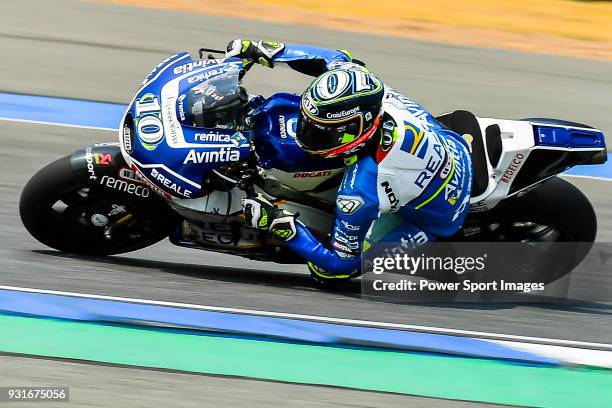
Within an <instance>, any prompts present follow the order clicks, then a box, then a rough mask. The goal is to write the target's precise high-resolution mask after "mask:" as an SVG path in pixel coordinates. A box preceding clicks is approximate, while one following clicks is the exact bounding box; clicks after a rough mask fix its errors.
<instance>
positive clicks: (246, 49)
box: [226, 40, 472, 282]
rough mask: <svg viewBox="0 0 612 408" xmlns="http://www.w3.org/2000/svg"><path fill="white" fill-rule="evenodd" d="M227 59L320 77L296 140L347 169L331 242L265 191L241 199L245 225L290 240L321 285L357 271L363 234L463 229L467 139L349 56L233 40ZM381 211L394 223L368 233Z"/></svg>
mask: <svg viewBox="0 0 612 408" xmlns="http://www.w3.org/2000/svg"><path fill="white" fill-rule="evenodd" d="M226 56H228V57H239V58H242V59H243V64H244V65H245V66H247V67H250V66H251V65H252V64H253V63H255V62H257V63H260V64H262V65H264V66H267V67H273V66H275V65H276V64H278V63H285V64H287V65H289V66H290V67H291V68H293V69H295V70H297V71H299V72H302V73H305V74H308V75H312V76H317V78H316V79H315V80H314V81H313V82H312V83H311V85H310V86H309V87H308V88H307V90H306V91H305V92H304V94H303V95H302V99H301V106H300V112H299V119H298V125H297V132H296V141H297V143H298V144H299V146H301V148H302V149H303V150H304V151H306V152H307V153H309V154H311V155H314V156H317V157H319V158H324V159H338V158H343V159H344V163H345V165H346V166H347V171H346V172H345V174H344V178H343V180H342V183H341V186H340V188H339V190H338V195H337V199H336V207H337V208H336V221H335V226H334V230H333V233H332V239H331V243H330V247H329V248H328V247H326V246H325V245H323V244H322V243H321V242H319V241H318V240H317V239H316V238H315V237H314V236H313V235H312V234H311V233H310V231H309V230H308V228H307V227H306V225H304V224H303V223H301V222H300V221H299V220H298V219H297V217H298V215H297V214H291V213H289V212H287V211H285V210H280V209H278V208H276V207H275V206H274V205H272V204H271V203H270V202H269V201H267V200H266V199H265V198H264V197H263V196H258V197H254V198H247V199H245V200H243V205H244V214H245V219H246V223H247V225H250V226H251V227H254V228H259V229H263V230H268V231H270V232H271V233H272V234H273V235H275V236H276V237H278V238H281V239H283V240H285V241H287V245H288V246H289V247H290V248H291V249H292V250H294V251H295V252H297V253H298V254H299V255H301V256H302V257H303V258H304V259H306V260H307V261H308V266H309V269H310V271H311V273H312V275H313V277H314V278H315V279H317V280H318V281H319V282H331V281H334V280H338V279H340V280H343V279H349V278H350V277H352V276H354V275H355V274H356V273H358V271H359V268H360V260H361V259H360V258H361V253H362V251H363V250H364V249H366V248H367V246H368V245H369V242H368V240H369V241H373V240H374V239H375V240H376V241H379V242H393V243H399V244H401V245H402V246H403V247H405V248H411V247H414V246H416V245H419V244H423V243H425V242H428V241H434V240H436V239H437V238H439V237H447V236H450V235H452V234H454V233H455V232H456V231H457V230H458V229H459V228H460V227H461V225H462V224H463V222H464V220H465V217H466V215H467V212H468V209H469V198H470V191H471V184H472V163H471V158H470V152H469V149H470V146H469V143H468V142H467V141H466V140H465V139H464V138H463V137H462V136H460V135H459V134H457V133H455V132H453V131H451V130H449V129H447V128H446V127H445V126H443V125H442V124H440V123H439V122H438V121H437V120H436V119H435V118H434V117H433V116H432V115H431V114H430V113H428V112H427V111H426V110H425V109H424V108H423V107H422V106H420V105H419V104H418V103H416V102H414V101H412V100H411V99H409V98H407V97H405V96H403V95H401V94H399V93H398V92H396V91H395V90H393V89H392V88H390V87H388V86H387V85H385V84H384V83H383V82H382V81H381V80H380V79H378V78H377V77H376V76H374V75H373V74H372V73H370V72H369V70H368V69H367V68H366V67H365V64H363V63H361V62H360V61H356V60H353V59H352V56H351V54H350V53H349V52H347V51H334V50H328V49H321V48H316V47H308V46H301V45H293V44H282V43H278V42H270V41H259V42H253V41H248V40H247V41H243V40H234V41H232V42H231V43H230V44H229V45H228V48H227V53H226ZM384 214H394V215H395V217H394V219H395V222H393V223H391V226H390V227H389V225H386V226H384V227H383V228H382V230H383V231H382V232H381V231H377V232H376V233H374V229H375V228H374V229H372V228H371V227H372V224H373V223H374V222H375V221H376V220H378V219H380V218H381V216H383V215H384ZM398 220H399V221H398ZM387 224H389V223H387ZM379 229H380V228H379ZM373 235H378V236H377V237H373ZM368 237H369V238H368Z"/></svg>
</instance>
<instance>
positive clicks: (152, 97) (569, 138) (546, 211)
mask: <svg viewBox="0 0 612 408" xmlns="http://www.w3.org/2000/svg"><path fill="white" fill-rule="evenodd" d="M205 51H210V50H205ZM203 56H204V55H203V51H202V50H201V51H200V58H198V59H193V58H192V57H191V56H190V55H189V54H188V53H180V54H177V55H173V56H171V57H169V58H167V59H165V60H164V61H162V62H161V63H160V64H159V65H157V66H156V67H155V68H154V69H153V71H152V72H151V73H150V74H149V75H148V76H147V77H146V78H145V80H144V81H143V83H142V85H141V86H140V88H139V90H138V92H137V93H136V95H135V96H134V99H133V100H132V102H131V103H130V104H129V106H128V108H127V110H126V112H125V114H124V117H123V119H122V122H121V126H120V129H119V141H118V142H111V143H100V144H95V145H93V146H88V147H85V148H84V149H81V150H79V151H77V152H75V153H73V154H72V155H69V156H66V157H64V158H61V159H59V160H57V161H55V162H53V163H51V164H49V165H48V166H46V167H44V168H43V169H42V170H40V171H39V172H38V173H36V174H35V175H34V176H33V177H32V178H31V180H30V181H29V182H28V183H27V185H26V186H25V188H24V190H23V193H22V195H21V201H20V215H21V219H22V221H23V224H24V225H25V227H26V228H27V230H28V231H29V232H30V234H32V236H34V237H35V238H36V239H37V240H39V241H40V242H42V243H44V244H46V245H48V246H50V247H52V248H55V249H58V250H60V251H64V252H69V253H76V254H88V255H110V254H119V253H124V252H129V251H133V250H136V249H140V248H144V247H147V246H149V245H152V244H154V243H156V242H158V241H160V240H162V239H164V238H166V237H169V238H170V241H171V242H172V243H173V244H176V245H180V246H186V247H190V248H197V249H203V250H207V251H215V252H224V253H229V254H234V255H239V256H243V257H246V258H250V259H257V260H262V261H273V262H281V263H302V262H304V261H303V260H302V259H296V256H295V255H294V254H293V253H292V252H290V251H289V250H288V249H287V248H286V247H285V245H284V243H283V242H282V241H279V240H278V239H276V238H275V237H274V236H272V235H269V234H267V233H265V232H262V231H259V230H255V229H251V228H247V227H245V226H244V217H243V215H242V205H241V199H242V198H244V197H246V196H247V195H249V194H254V193H261V194H264V195H266V196H267V197H268V198H269V199H270V200H271V201H273V202H275V203H276V204H277V205H278V206H279V207H282V208H286V209H288V210H289V211H291V212H292V213H298V212H299V214H300V220H302V222H304V223H305V224H307V225H308V226H309V228H310V230H311V231H312V232H313V233H314V234H315V235H317V236H318V238H320V239H321V240H323V241H325V240H326V239H328V238H327V237H328V236H329V234H330V232H331V229H332V224H333V220H334V211H335V200H336V191H337V189H338V186H339V183H340V181H341V179H342V176H343V171H344V169H343V166H342V163H337V162H333V161H329V160H316V159H313V158H312V157H308V156H306V155H305V153H304V152H303V151H302V150H301V149H300V148H299V147H298V146H297V144H296V142H295V132H296V124H297V116H298V110H299V103H300V97H299V96H298V95H294V94H288V93H277V94H274V95H272V96H270V97H269V98H267V99H266V98H263V97H261V96H248V101H249V102H248V103H249V108H250V113H249V116H248V122H249V123H243V124H238V125H237V126H231V127H229V126H228V127H227V128H215V129H211V128H208V127H206V126H205V125H206V124H200V125H201V126H194V125H193V124H188V123H187V122H188V121H186V116H187V115H188V112H187V111H186V103H187V101H188V100H189V97H190V95H196V94H197V95H205V96H206V99H204V100H206V101H207V102H206V103H207V106H205V107H203V108H211V107H212V108H214V104H215V103H217V99H218V95H219V94H220V91H221V90H223V94H224V95H227V94H228V93H229V94H235V95H236V96H237V97H240V96H242V97H244V96H245V95H246V91H245V90H244V88H242V87H241V85H240V80H241V77H242V75H243V73H244V70H243V67H242V62H241V60H239V59H235V58H228V59H225V58H220V59H218V58H215V57H214V56H213V55H208V58H203ZM466 117H471V118H473V115H465V112H464V111H456V112H453V113H448V114H444V115H441V116H439V117H437V120H438V121H440V122H441V123H442V124H443V125H445V126H447V127H448V128H450V129H452V130H454V131H456V132H458V133H460V134H466V133H469V134H471V135H472V136H473V141H472V150H473V152H472V155H473V163H474V169H473V174H474V181H473V188H472V191H473V193H472V199H471V201H470V203H471V211H470V214H469V216H468V219H467V221H466V222H465V224H464V227H463V228H462V230H461V231H459V233H458V234H456V235H455V236H454V237H453V238H452V239H453V240H455V241H488V242H497V241H513V242H521V241H552V242H556V241H561V242H587V243H592V242H593V241H594V240H595V236H596V233H597V221H596V216H595V212H594V210H593V208H592V206H591V204H590V203H589V201H588V199H587V198H586V197H585V196H584V195H583V194H582V193H581V192H580V191H579V190H578V189H577V188H576V187H574V186H573V185H571V184H570V183H568V182H566V181H564V180H562V179H560V178H558V177H555V176H557V175H558V174H560V173H561V172H563V171H565V170H567V169H568V168H570V167H572V166H575V165H585V164H599V163H603V162H605V161H606V147H605V140H604V135H603V134H602V132H601V131H599V130H597V129H594V128H592V127H590V126H587V125H583V124H579V123H573V122H568V121H563V120H557V119H523V120H505V119H495V118H480V117H479V118H476V119H472V120H470V119H467V120H466ZM564 208H571V209H572V211H571V216H568V212H567V211H565V210H564ZM377 222H385V220H384V217H382V218H381V219H380V220H379V221H377ZM584 255H586V252H585V254H584Z"/></svg>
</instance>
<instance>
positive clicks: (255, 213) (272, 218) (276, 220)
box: [242, 194, 297, 241]
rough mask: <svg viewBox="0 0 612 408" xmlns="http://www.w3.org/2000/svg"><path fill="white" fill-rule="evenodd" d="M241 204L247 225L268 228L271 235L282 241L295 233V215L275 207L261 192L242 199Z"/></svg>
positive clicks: (289, 238) (287, 239)
mask: <svg viewBox="0 0 612 408" xmlns="http://www.w3.org/2000/svg"><path fill="white" fill-rule="evenodd" d="M242 206H243V208H244V220H245V224H246V225H247V226H249V227H252V228H258V229H262V230H268V231H270V233H272V235H274V236H275V237H277V238H279V239H282V240H283V241H289V240H291V239H292V238H293V237H295V236H296V235H297V228H296V226H295V220H296V218H297V215H294V214H291V213H290V212H288V211H285V210H281V209H279V208H276V206H274V204H272V203H271V202H269V201H268V200H266V199H265V197H264V196H262V195H261V194H259V195H258V196H257V197H255V198H245V199H243V200H242Z"/></svg>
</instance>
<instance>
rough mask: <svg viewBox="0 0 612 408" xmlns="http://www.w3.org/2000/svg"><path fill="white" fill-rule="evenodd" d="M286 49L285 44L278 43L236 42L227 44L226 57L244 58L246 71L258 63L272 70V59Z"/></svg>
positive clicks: (238, 40)
mask: <svg viewBox="0 0 612 408" xmlns="http://www.w3.org/2000/svg"><path fill="white" fill-rule="evenodd" d="M283 48H285V44H283V43H279V42H276V41H249V40H240V39H237V40H234V41H231V42H230V43H229V44H227V51H226V52H225V57H226V58H229V57H238V58H242V63H243V65H244V68H245V69H249V68H251V66H252V65H253V63H255V62H257V63H259V64H261V65H263V66H265V67H269V68H272V67H273V66H274V62H273V61H272V58H273V57H274V56H275V55H276V54H278V53H279V52H281V51H282V50H283Z"/></svg>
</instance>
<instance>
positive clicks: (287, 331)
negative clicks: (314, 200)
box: [0, 289, 562, 365]
mask: <svg viewBox="0 0 612 408" xmlns="http://www.w3.org/2000/svg"><path fill="white" fill-rule="evenodd" d="M0 311H4V312H11V313H20V314H28V315H36V316H45V317H53V318H63V319H71V320H82V321H99V322H117V323H129V324H143V323H150V324H156V325H167V326H169V327H180V328H190V329H199V330H206V331H216V332H223V333H234V334H247V335H252V336H264V337H273V338H280V339H285V340H297V341H306V342H313V343H323V344H344V345H369V346H376V347H384V348H390V349H410V350H418V351H429V352H436V353H445V354H458V355H462V356H470V357H479V358H490V359H503V360H515V361H524V362H530V363H539V364H555V365H556V364H561V363H562V362H560V361H558V360H555V359H551V358H548V357H544V356H539V355H535V354H532V353H526V352H523V351H519V350H514V349H512V348H510V347H505V346H501V345H498V344H495V343H492V342H488V341H486V340H480V339H473V338H469V337H459V336H449V335H442V334H431V333H419V332H410V331H402V330H389V329H379V328H370V327H358V326H348V325H340V324H330V323H319V322H310V321H304V320H293V319H285V318H276V317H262V316H253V315H247V314H237V313H226V312H213V311H206V310H197V309H184V308H178V307H169V306H156V305H146V304H139V303H129V302H120V301H111V300H99V299H90V298H81V297H72V296H60V295H50V294H39V293H30V292H21V291H12V290H4V289H3V290H0Z"/></svg>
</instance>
